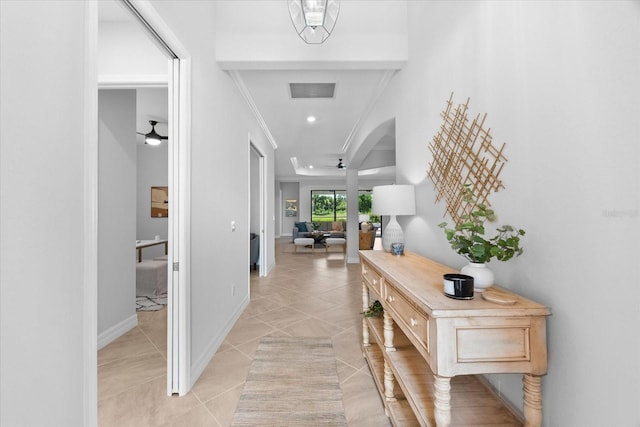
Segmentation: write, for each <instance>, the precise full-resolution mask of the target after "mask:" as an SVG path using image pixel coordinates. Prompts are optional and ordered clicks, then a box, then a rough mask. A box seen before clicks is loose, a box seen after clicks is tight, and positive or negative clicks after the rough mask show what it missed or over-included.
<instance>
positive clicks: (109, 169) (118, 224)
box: [98, 90, 137, 346]
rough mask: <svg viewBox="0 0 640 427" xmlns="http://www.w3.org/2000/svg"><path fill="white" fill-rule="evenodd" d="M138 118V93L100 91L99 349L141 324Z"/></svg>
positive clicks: (129, 91)
mask: <svg viewBox="0 0 640 427" xmlns="http://www.w3.org/2000/svg"><path fill="white" fill-rule="evenodd" d="M135 114H136V91H135V90H100V91H99V94H98V119H99V121H98V162H99V164H98V337H99V346H102V345H106V344H107V343H108V342H105V340H102V339H100V337H101V336H104V334H105V333H107V334H109V335H110V336H111V337H112V338H117V337H118V336H119V335H121V334H122V333H124V332H126V329H127V328H128V329H130V328H131V327H133V326H135V325H136V324H137V318H136V303H135V301H136V270H135V264H136V251H135V247H134V243H135V240H136V186H135V185H133V183H135V181H136V140H135V135H136V134H135V129H136V116H135ZM123 328H124V330H123ZM110 331H111V332H113V333H109V332H110Z"/></svg>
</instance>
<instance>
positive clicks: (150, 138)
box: [136, 120, 169, 145]
mask: <svg viewBox="0 0 640 427" xmlns="http://www.w3.org/2000/svg"><path fill="white" fill-rule="evenodd" d="M149 124H150V125H151V132H149V133H142V132H136V133H137V134H140V135H144V143H145V144H149V145H160V143H161V142H162V140H163V139H169V137H168V136H162V135H159V134H158V133H157V132H156V125H157V124H158V122H157V121H155V120H149Z"/></svg>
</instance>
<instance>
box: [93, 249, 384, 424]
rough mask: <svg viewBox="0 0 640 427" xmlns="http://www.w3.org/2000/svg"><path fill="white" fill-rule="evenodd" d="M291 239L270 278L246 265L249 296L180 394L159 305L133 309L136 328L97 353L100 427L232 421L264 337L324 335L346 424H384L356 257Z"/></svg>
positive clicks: (164, 321) (278, 251)
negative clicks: (297, 246) (368, 352)
mask: <svg viewBox="0 0 640 427" xmlns="http://www.w3.org/2000/svg"><path fill="white" fill-rule="evenodd" d="M290 242H291V239H290V238H282V239H279V240H277V241H276V266H275V267H274V269H273V271H272V272H271V273H270V274H269V276H268V277H258V276H257V274H255V273H252V275H251V303H250V304H249V306H248V307H247V309H246V310H245V312H244V313H243V314H242V316H241V318H240V319H239V321H238V322H237V324H236V325H235V326H234V327H233V329H232V330H231V332H230V333H229V335H228V336H227V338H226V340H225V342H224V343H223V345H222V346H221V348H220V349H219V350H218V352H217V353H216V355H215V356H214V357H213V359H212V360H211V362H210V363H209V365H208V366H207V368H206V369H205V370H204V372H203V373H202V375H201V377H200V378H199V379H198V381H197V383H196V384H195V385H194V387H193V389H192V391H191V392H190V393H189V394H188V395H187V396H184V397H168V396H166V342H167V341H166V340H167V336H166V319H167V317H166V316H167V314H166V310H161V311H157V312H139V313H138V321H139V324H138V326H137V327H136V328H134V329H133V330H131V331H130V332H128V333H127V334H125V335H124V336H122V337H120V338H119V339H117V340H116V341H114V342H113V343H111V344H109V345H108V346H107V347H105V348H104V349H102V350H100V351H99V352H98V417H99V424H100V426H103V427H107V426H132V427H133V426H135V427H142V426H190V427H195V426H215V427H218V426H221V427H224V426H228V425H230V423H231V419H232V417H233V413H234V411H235V408H236V405H237V403H238V400H239V399H240V394H241V392H242V387H243V386H244V381H245V379H246V377H247V374H248V372H249V367H250V366H251V361H252V358H253V356H254V354H255V351H256V348H257V346H258V342H259V341H260V338H261V337H263V336H266V335H285V336H330V337H331V338H332V340H333V348H334V353H335V356H336V365H337V368H338V377H339V379H340V385H341V388H342V396H343V402H344V407H345V413H346V417H347V421H348V424H349V426H352V427H360V426H362V427H377V426H385V427H386V426H389V425H390V423H389V421H388V418H387V417H386V416H385V414H384V409H383V405H382V402H381V400H380V396H379V395H378V392H377V390H376V387H375V384H374V383H373V380H372V378H371V375H370V373H369V369H368V367H367V365H366V362H365V361H364V359H363V357H362V351H361V349H360V344H359V342H360V335H361V332H360V329H361V327H362V326H361V325H362V320H361V319H362V317H361V314H360V311H361V306H362V300H361V298H362V297H361V295H362V288H361V282H360V266H359V264H346V263H345V260H344V254H343V253H342V249H341V248H339V247H337V248H335V251H333V250H332V249H330V252H329V253H328V254H326V253H325V252H324V250H315V251H314V253H313V254H312V253H311V251H310V250H302V251H300V250H299V251H298V253H293V244H292V243H290ZM310 427H312V426H310Z"/></svg>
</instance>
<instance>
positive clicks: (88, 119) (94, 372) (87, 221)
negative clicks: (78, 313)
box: [82, 1, 98, 426]
mask: <svg viewBox="0 0 640 427" xmlns="http://www.w3.org/2000/svg"><path fill="white" fill-rule="evenodd" d="M84 12H85V15H84V20H85V38H84V39H85V45H84V50H85V52H84V55H85V58H84V66H85V72H84V79H85V80H84V103H85V105H84V140H85V144H84V200H83V210H84V225H83V229H84V241H83V249H84V250H83V252H84V259H83V265H84V271H83V278H84V284H85V286H84V298H83V315H82V317H83V319H82V323H83V325H84V328H83V332H82V335H83V343H84V344H83V348H82V350H83V367H82V368H83V389H84V390H83V416H82V418H83V420H84V425H85V426H95V425H98V405H97V401H98V358H97V356H96V355H97V352H98V337H97V333H96V331H97V330H98V81H97V76H98V3H97V2H95V1H88V2H85V10H84Z"/></svg>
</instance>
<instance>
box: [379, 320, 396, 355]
mask: <svg viewBox="0 0 640 427" xmlns="http://www.w3.org/2000/svg"><path fill="white" fill-rule="evenodd" d="M382 319H383V324H384V326H383V329H384V331H383V333H384V349H385V350H386V351H396V348H395V346H394V345H393V317H391V315H390V314H389V313H387V310H384V311H383V312H382Z"/></svg>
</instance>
